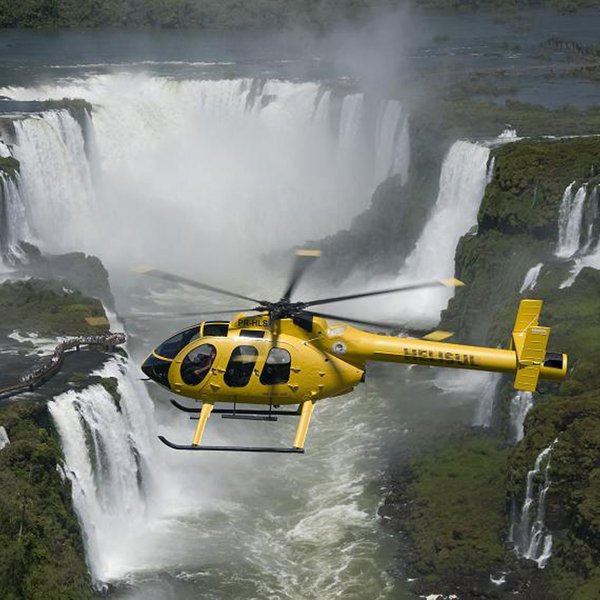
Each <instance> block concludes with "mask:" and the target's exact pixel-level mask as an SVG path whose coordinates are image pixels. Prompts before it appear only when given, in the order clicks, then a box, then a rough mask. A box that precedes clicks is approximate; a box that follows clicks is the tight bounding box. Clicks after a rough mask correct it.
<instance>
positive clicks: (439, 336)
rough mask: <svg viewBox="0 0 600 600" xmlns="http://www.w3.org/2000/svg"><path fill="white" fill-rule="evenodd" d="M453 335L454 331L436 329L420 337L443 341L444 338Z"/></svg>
mask: <svg viewBox="0 0 600 600" xmlns="http://www.w3.org/2000/svg"><path fill="white" fill-rule="evenodd" d="M453 335H454V333H453V332H452V331H442V330H439V329H438V330H436V331H432V332H431V333H428V334H427V335H424V336H423V338H422V339H424V340H429V341H430V342H443V341H444V340H447V339H448V338H451V337H452V336H453Z"/></svg>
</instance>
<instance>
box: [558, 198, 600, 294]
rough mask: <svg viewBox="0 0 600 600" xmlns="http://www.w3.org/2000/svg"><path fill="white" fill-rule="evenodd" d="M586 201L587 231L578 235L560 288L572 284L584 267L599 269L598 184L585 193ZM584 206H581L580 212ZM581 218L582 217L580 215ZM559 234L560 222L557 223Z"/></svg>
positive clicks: (599, 209)
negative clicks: (570, 265)
mask: <svg viewBox="0 0 600 600" xmlns="http://www.w3.org/2000/svg"><path fill="white" fill-rule="evenodd" d="M586 201H587V203H589V205H590V206H589V209H590V214H589V219H588V223H587V231H584V232H583V235H580V239H579V242H578V243H579V246H578V248H577V252H576V254H577V255H578V256H577V258H576V259H575V262H574V264H573V266H572V267H571V272H570V274H569V276H568V277H567V278H566V279H565V280H564V281H563V282H562V283H561V284H560V286H559V287H560V288H561V289H562V288H566V287H570V286H571V285H573V282H574V281H575V280H576V279H577V276H578V275H579V273H580V272H581V270H582V269H583V268H585V267H591V268H593V269H598V270H600V236H599V232H598V230H599V229H600V219H599V217H600V186H595V187H594V189H593V190H592V191H591V192H590V193H589V194H588V195H587V198H586ZM583 211H584V208H582V213H583ZM582 220H583V217H582ZM559 234H560V223H559Z"/></svg>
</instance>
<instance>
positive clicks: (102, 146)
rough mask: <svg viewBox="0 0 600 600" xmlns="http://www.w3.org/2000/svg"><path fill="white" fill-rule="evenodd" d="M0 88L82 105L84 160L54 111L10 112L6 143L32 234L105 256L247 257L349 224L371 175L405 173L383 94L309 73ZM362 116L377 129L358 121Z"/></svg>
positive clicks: (363, 201) (186, 265)
mask: <svg viewBox="0 0 600 600" xmlns="http://www.w3.org/2000/svg"><path fill="white" fill-rule="evenodd" d="M0 93H1V94H2V95H7V96H9V97H11V98H15V99H19V100H26V99H36V100H45V99H61V98H64V97H70V98H82V99H84V100H86V101H88V102H90V103H91V104H92V105H93V107H94V109H93V112H92V116H91V123H90V128H89V129H91V131H92V132H93V136H94V140H93V141H94V145H95V148H96V149H97V153H98V160H99V164H98V165H95V164H94V165H92V167H93V169H91V168H90V164H89V160H88V159H89V157H86V153H85V152H84V136H83V134H82V131H81V127H80V126H79V124H78V123H77V121H75V119H73V118H72V116H71V115H70V114H69V112H68V111H66V110H61V111H48V112H46V113H43V114H42V115H41V116H40V117H32V118H27V119H23V120H21V121H20V122H19V124H18V128H17V131H16V138H17V139H16V140H15V155H16V157H17V158H18V159H19V160H20V161H21V164H22V173H23V180H24V182H26V185H25V186H24V189H23V192H22V193H23V195H24V199H25V202H26V203H27V205H28V207H30V208H31V214H32V219H34V221H35V222H34V223H32V224H31V225H32V228H33V229H34V231H35V232H36V233H37V235H38V236H39V238H40V239H41V240H42V241H43V244H44V247H46V248H48V249H49V250H67V249H73V248H77V249H84V250H87V251H89V252H93V253H95V254H98V255H100V256H101V257H102V258H103V259H104V260H105V262H107V263H109V264H111V263H117V264H118V263H122V261H123V258H124V257H126V258H127V260H128V261H130V262H134V261H135V262H139V261H143V262H147V261H148V260H153V261H154V262H155V263H156V262H160V261H161V260H164V256H165V253H167V251H168V253H169V255H170V256H171V258H172V261H173V262H172V264H177V265H178V266H179V270H180V271H181V270H183V271H185V270H186V269H188V270H189V271H193V272H195V274H198V271H199V270H201V268H199V260H198V258H199V257H200V256H202V255H206V253H207V252H209V253H210V255H211V263H216V262H217V261H221V263H223V264H221V265H220V266H231V265H232V264H236V265H238V266H239V264H240V256H243V257H245V258H244V260H245V261H246V262H247V261H248V257H249V256H259V255H260V254H261V253H264V252H268V251H270V250H272V249H275V248H278V247H286V248H287V247H289V246H290V245H293V244H295V243H301V242H303V241H304V240H306V239H316V238H319V237H322V236H324V235H327V234H330V233H333V232H335V231H337V230H338V229H340V228H342V227H345V226H347V225H349V223H350V222H351V220H352V218H353V217H354V216H355V215H356V214H358V213H359V212H360V211H361V210H363V209H364V208H365V207H366V206H367V205H368V202H369V198H370V196H371V193H372V192H373V190H374V187H375V186H376V184H378V183H380V181H381V178H384V177H386V176H388V175H390V174H393V173H399V174H400V176H401V177H403V178H406V174H407V171H408V161H409V160H410V156H409V155H410V152H409V134H408V120H407V116H406V115H405V114H404V112H403V111H402V108H401V106H400V104H399V103H398V102H397V101H394V100H387V101H378V102H373V101H372V102H368V103H367V102H365V101H364V95H363V94H349V95H347V96H345V97H344V98H343V99H342V101H341V103H340V102H333V100H332V96H333V93H332V92H331V91H329V90H325V91H324V90H323V87H322V86H321V85H319V84H317V83H312V82H305V83H295V82H288V81H279V80H268V81H266V82H265V83H264V84H263V85H258V84H257V83H256V81H254V80H250V79H233V80H184V81H175V80H172V79H169V78H166V77H163V78H161V77H148V76H143V75H101V76H94V77H88V78H83V79H76V80H73V81H70V82H68V83H65V84H64V85H56V86H42V87H39V88H15V87H9V88H2V89H1V90H0ZM370 111H371V112H372V111H375V113H374V114H371V113H370ZM375 122H377V123H379V125H380V126H379V129H378V130H377V131H376V132H369V131H367V129H368V127H367V126H368V124H369V123H375ZM369 140H370V141H369ZM88 154H89V152H88ZM91 171H92V172H95V171H98V173H99V176H98V177H97V179H98V181H97V182H96V183H95V185H94V186H92V185H91V183H90V182H91V175H90V172H91ZM290 206H294V207H295V210H294V211H291V210H289V207H290ZM152 222H160V223H161V225H162V229H161V235H160V236H156V232H155V231H154V230H152V229H151V227H149V224H150V223H152ZM105 224H110V232H111V233H110V236H111V240H107V239H106V235H107V233H106V232H107V229H106V227H104V225H105ZM224 226H226V227H227V231H228V234H229V235H228V236H226V239H225V238H224V236H223V235H222V234H221V232H222V231H223V227H224ZM111 242H112V243H111ZM182 242H185V244H182ZM204 262H205V261H204ZM212 266H213V268H214V267H218V266H219V265H218V264H212ZM214 270H216V268H214Z"/></svg>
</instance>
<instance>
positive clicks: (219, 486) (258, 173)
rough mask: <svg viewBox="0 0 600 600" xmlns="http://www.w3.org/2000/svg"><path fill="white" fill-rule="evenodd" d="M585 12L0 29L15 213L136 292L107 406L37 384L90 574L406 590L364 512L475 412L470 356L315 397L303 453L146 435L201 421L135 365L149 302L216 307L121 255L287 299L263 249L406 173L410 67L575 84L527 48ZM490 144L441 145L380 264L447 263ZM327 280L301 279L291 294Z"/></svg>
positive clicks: (319, 231)
mask: <svg viewBox="0 0 600 600" xmlns="http://www.w3.org/2000/svg"><path fill="white" fill-rule="evenodd" d="M590 15H591V16H593V17H597V15H598V13H597V11H596V12H590V13H586V14H584V15H575V16H569V17H566V18H564V19H557V18H556V17H553V16H551V15H550V14H548V13H535V18H533V17H531V18H529V19H528V20H527V21H526V23H527V24H528V25H527V27H526V28H525V29H523V28H522V27H521V28H520V29H516V30H515V29H514V28H509V29H507V28H506V26H505V25H501V24H498V23H495V22H494V21H493V20H492V19H491V18H489V17H482V16H475V17H472V16H469V17H463V16H461V17H460V18H455V17H439V18H431V17H429V18H424V17H418V16H414V15H412V16H407V15H401V17H400V18H399V19H381V20H376V22H375V23H374V24H373V26H372V28H371V29H370V30H369V29H367V30H366V33H365V32H364V31H363V32H352V31H349V30H340V31H339V32H335V33H333V34H331V35H328V36H322V37H319V38H317V37H315V36H313V35H308V34H305V33H302V32H293V33H292V34H289V35H285V36H264V35H262V36H259V35H257V34H235V35H233V34H227V35H225V34H206V33H203V34H199V33H192V32H177V33H173V32H161V33H156V32H126V33H125V32H118V31H92V32H90V31H85V32H81V31H69V32H66V31H59V32H20V31H0V96H5V97H7V98H8V99H5V100H0V125H1V124H2V123H3V122H4V123H6V122H7V121H9V120H10V121H13V120H14V119H15V118H16V119H17V124H16V125H15V127H14V134H13V135H14V139H11V140H10V141H11V149H10V151H11V152H12V153H13V154H14V155H15V156H16V157H17V158H18V159H19V160H20V161H21V179H20V181H19V190H18V191H15V190H12V191H11V200H10V201H11V203H12V204H11V205H12V206H15V207H16V208H15V210H14V212H13V213H12V216H13V220H12V221H11V223H13V227H14V228H15V232H31V234H30V235H31V239H33V240H34V241H35V242H36V243H38V244H40V246H42V247H43V248H44V249H45V250H48V251H67V250H75V249H84V250H86V251H88V252H93V253H95V254H97V255H98V256H100V257H101V258H102V260H103V261H104V263H105V264H106V266H107V268H108V269H109V272H110V276H111V284H112V287H113V290H114V293H115V296H116V299H117V308H118V311H119V312H120V313H121V314H122V315H129V316H124V317H123V323H124V328H125V330H126V332H127V333H128V336H129V342H128V351H129V353H130V356H131V359H130V361H129V362H128V363H123V362H118V361H114V362H112V363H110V364H108V365H106V366H105V368H104V371H103V374H104V375H106V376H114V377H116V378H117V379H118V380H119V384H120V391H121V394H122V396H123V407H124V409H123V411H122V412H119V411H118V410H116V407H115V406H114V404H113V401H112V399H111V398H110V397H108V395H107V394H106V393H105V392H104V391H103V389H101V388H98V387H96V388H90V389H88V390H86V391H85V392H82V393H80V394H70V395H63V396H61V397H58V398H56V399H55V401H54V403H53V404H52V406H51V411H52V414H53V416H54V418H55V421H56V423H57V426H58V429H59V432H60V434H61V439H62V442H63V448H64V451H65V459H66V466H67V472H68V473H69V476H70V478H71V479H72V482H73V487H74V502H75V506H76V509H77V511H78V514H79V517H80V521H81V523H82V529H83V532H84V537H85V541H86V549H87V556H88V562H89V564H90V569H91V572H92V575H93V578H94V580H95V582H96V585H97V586H98V587H99V588H102V587H106V586H109V587H108V588H107V589H110V590H111V591H110V592H109V593H110V594H111V595H112V596H113V597H118V598H127V599H134V598H135V599H141V598H144V599H146V598H150V599H156V600H159V599H160V600H161V599H163V598H173V599H186V598H198V597H201V598H207V599H209V598H215V599H217V598H218V599H223V598H236V599H246V598H247V599H251V598H272V599H284V598H286V599H287V598H292V599H301V598H302V599H303V598H336V597H344V598H356V599H362V598H365V597H370V598H411V597H412V596H411V594H410V592H408V590H407V588H406V587H405V585H404V583H403V582H402V577H401V575H400V576H398V574H397V573H395V568H396V564H395V558H394V557H395V553H396V552H397V551H398V547H397V545H396V542H395V540H394V539H393V537H391V536H390V535H389V534H388V533H387V531H386V530H385V528H384V527H382V523H381V521H380V519H379V517H378V516H377V509H378V507H379V506H380V504H381V502H382V501H383V498H384V497H385V489H384V487H383V485H384V484H383V481H384V480H385V479H384V477H383V475H384V473H385V471H386V469H387V468H388V465H389V461H390V460H393V459H394V457H396V456H399V455H400V454H402V450H403V449H405V448H407V449H408V448H415V447H420V446H426V445H427V444H429V443H430V442H431V440H432V438H435V436H436V432H437V431H439V430H440V428H442V427H445V426H447V425H448V424H449V423H453V422H462V423H471V422H472V421H473V419H474V417H475V414H476V412H477V404H478V401H479V399H480V398H481V395H482V393H483V390H484V389H485V386H486V384H487V383H489V382H488V381H487V379H486V377H485V376H481V375H477V374H475V375H473V374H469V373H466V374H464V373H463V374H461V373H456V372H446V371H436V370H434V369H431V368H424V367H415V368H407V367H403V366H390V365H379V366H377V367H374V368H372V369H370V370H369V372H368V376H367V380H366V383H365V384H363V385H362V386H360V387H359V388H358V389H357V390H356V391H355V392H353V393H352V394H349V395H347V396H344V397H342V398H338V399H333V400H331V401H329V402H323V403H322V404H321V405H320V406H318V407H317V410H316V411H315V415H314V417H313V422H312V424H311V429H310V432H309V437H308V440H307V453H306V455H304V456H300V457H290V456H285V455H284V456H268V455H267V456H263V455H259V456H239V455H229V454H219V455H211V456H207V455H198V454H193V453H190V454H191V455H190V454H184V453H176V452H174V451H172V450H169V449H167V448H165V447H163V446H161V445H160V444H159V442H158V441H157V439H156V435H157V434H158V433H162V434H164V435H166V436H167V437H168V438H170V439H173V440H175V441H181V442H186V441H187V440H189V438H190V437H191V434H192V430H193V427H194V424H193V423H191V422H190V421H188V420H187V419H186V417H185V415H183V414H182V413H178V411H175V409H172V408H170V407H169V404H168V402H167V400H168V394H166V393H164V392H163V391H162V390H160V389H158V386H155V385H154V384H152V383H148V384H146V383H143V382H141V381H139V377H140V376H141V373H140V371H139V369H138V368H137V365H139V363H140V362H141V360H143V358H144V357H145V355H146V354H147V353H148V352H149V351H150V350H151V348H153V347H154V346H156V345H157V344H158V343H159V342H160V341H162V340H163V339H165V338H166V337H168V335H169V334H170V333H171V332H173V331H174V330H177V329H179V328H181V327H183V326H185V325H187V324H189V320H187V321H186V320H181V319H179V320H178V319H171V318H154V319H143V318H140V315H141V313H143V312H147V311H159V312H166V313H168V312H170V311H177V310H185V311H190V310H195V309H198V311H199V318H202V311H203V310H204V311H206V310H211V309H212V310H214V309H215V308H226V307H229V306H231V305H230V304H228V303H225V302H224V301H221V300H219V299H218V298H213V297H209V296H206V295H199V294H197V293H195V292H194V293H192V292H190V291H189V290H185V289H182V288H173V287H169V286H166V285H164V284H161V283H159V282H156V283H155V282H152V281H145V280H141V279H139V278H134V276H132V275H131V274H130V273H129V267H130V266H133V265H134V264H136V263H138V262H148V261H150V262H152V263H153V264H155V265H156V266H160V267H163V268H167V269H169V270H172V271H175V272H179V273H182V274H187V275H189V276H192V277H197V278H201V279H208V280H209V281H211V282H214V283H215V284H217V285H219V284H220V285H223V286H225V287H228V288H232V289H234V290H238V291H240V292H242V293H248V294H250V295H253V296H260V297H263V296H264V297H268V298H276V297H278V294H279V293H280V290H282V289H283V286H284V276H283V275H282V274H281V273H279V272H278V273H271V272H269V271H268V270H266V268H265V267H264V265H263V264H262V262H261V261H260V256H261V254H263V253H265V252H270V251H272V250H282V249H287V248H289V247H290V246H291V245H292V244H294V243H300V242H302V241H303V240H305V239H315V238H318V237H320V236H323V235H328V234H331V233H334V232H336V231H337V230H339V229H341V228H344V227H347V226H348V225H349V224H350V223H351V221H352V218H353V217H354V216H356V215H358V214H360V212H361V211H363V210H364V209H365V208H366V207H367V206H368V205H369V202H370V195H371V193H372V191H373V190H374V189H375V187H376V185H377V184H378V183H380V182H381V181H382V180H383V179H385V177H386V176H388V175H390V174H399V175H400V176H401V177H406V176H407V174H408V173H410V127H409V122H410V120H409V116H408V111H407V108H406V105H405V104H406V103H405V102H404V95H403V93H402V90H405V91H406V93H407V95H410V94H409V92H410V89H409V86H410V79H411V77H412V76H413V75H414V73H417V72H418V73H425V74H427V73H435V72H439V70H440V69H443V70H444V72H446V73H455V74H458V75H460V74H461V73H463V72H464V71H465V70H472V69H477V70H483V71H486V70H487V71H489V72H492V73H496V72H497V71H498V70H501V71H502V70H509V71H510V73H509V75H508V78H509V79H510V82H511V85H513V84H514V83H515V82H516V83H517V84H519V82H520V83H521V84H523V85H518V86H517V87H518V91H517V92H516V94H517V97H518V98H522V99H530V100H535V101H536V102H540V103H545V104H546V105H549V106H556V105H561V104H562V103H564V99H565V98H567V97H568V98H569V99H570V100H571V101H572V102H573V103H575V104H578V105H580V106H587V105H589V104H591V103H592V102H595V99H594V98H595V96H594V94H595V88H594V89H593V90H592V89H591V88H590V87H589V86H590V84H589V83H588V82H586V81H583V80H577V79H566V80H563V79H558V80H556V81H554V82H553V83H552V84H549V83H548V80H547V78H546V77H545V76H544V73H545V72H546V71H547V68H548V65H547V63H546V62H545V61H544V60H542V59H540V58H538V57H537V55H536V49H537V48H538V45H539V43H540V42H542V41H544V40H545V39H547V38H548V37H550V36H551V35H557V36H558V37H565V38H570V37H572V34H573V32H577V33H578V39H579V41H582V42H589V41H593V40H595V37H594V35H595V32H596V31H597V27H596V25H597V20H596V21H594V19H592V18H590ZM517 45H518V46H519V47H518V48H517ZM555 61H556V62H559V63H560V62H561V61H564V56H561V55H560V54H558V55H557V56H556V57H555ZM502 77H505V76H504V75H502ZM64 97H69V98H82V99H85V100H86V101H88V102H89V103H90V104H91V105H92V107H93V110H92V114H91V117H90V118H89V119H87V120H85V122H80V121H78V120H77V119H75V118H73V116H72V115H71V114H70V113H68V112H67V111H66V110H49V109H48V108H47V107H44V106H43V105H39V104H36V103H37V102H39V101H43V100H48V99H55V100H60V99H62V98H64ZM40 114H41V117H40ZM487 156H488V149H487V148H486V147H484V146H482V145H479V144H475V143H470V142H457V143H456V144H455V145H454V146H453V147H452V148H451V150H450V151H449V153H448V154H447V156H446V159H445V161H444V165H443V167H442V170H441V173H435V174H432V177H434V178H436V179H439V182H440V192H439V195H438V197H437V200H436V199H434V198H432V199H431V200H432V203H433V202H435V206H434V209H433V212H432V214H431V217H430V221H429V223H428V226H427V227H426V228H425V230H424V232H423V235H422V236H421V239H420V240H419V243H418V244H417V247H416V249H415V251H414V252H413V254H411V256H410V257H409V258H408V260H407V261H406V264H404V265H403V264H399V265H398V272H397V273H396V274H391V277H392V278H393V277H400V278H403V277H408V276H409V275H410V277H413V278H414V277H419V275H420V274H422V273H423V272H424V271H423V270H425V271H426V274H427V276H428V277H438V276H448V275H451V274H452V273H449V272H448V273H447V272H443V273H442V272H438V271H440V270H444V271H447V270H448V269H451V268H452V264H453V255H454V250H455V244H456V241H457V240H458V238H459V237H460V236H461V235H463V234H464V233H466V232H467V231H468V230H469V229H470V228H471V227H472V226H473V225H474V222H475V221H474V219H475V215H476V212H477V207H478V205H479V202H480V200H481V197H482V195H483V192H484V189H485V182H486V167H487ZM19 234H20V233H19ZM374 234H376V233H374ZM14 235H17V233H14ZM14 235H13V238H11V239H13V241H14ZM440 248H443V253H444V256H443V257H440V256H439V253H440V252H441V250H440ZM371 285H373V283H371ZM329 291H331V290H327V289H326V283H321V284H320V285H319V286H317V285H316V284H315V283H314V282H313V283H312V284H310V285H306V286H304V287H301V288H300V289H299V290H298V294H299V299H301V298H303V297H306V296H307V295H309V294H310V295H317V294H318V295H321V294H322V293H328V292H329ZM447 300H448V296H447V295H440V294H433V293H432V294H428V295H427V296H425V297H424V296H423V295H419V296H404V297H402V299H401V300H399V301H398V305H397V307H396V306H393V305H390V303H386V304H385V306H384V305H378V304H377V303H376V302H373V303H369V304H368V305H363V311H364V312H363V317H364V318H371V319H375V318H377V317H378V316H380V315H381V313H382V312H384V313H386V315H387V316H392V313H393V312H394V310H395V311H397V312H401V310H402V308H401V307H402V305H403V304H404V306H405V307H407V308H410V309H411V310H410V311H409V313H410V315H411V317H412V318H414V319H420V320H421V321H423V322H426V323H431V324H434V323H435V321H436V320H437V318H438V316H439V311H440V309H441V308H443V306H444V305H445V303H446V302H447ZM415 307H417V308H418V309H417V310H416V309H415ZM378 313H379V314H378ZM507 336H508V332H507ZM292 435H293V424H292V423H290V422H287V421H285V420H284V419H282V420H281V421H280V422H279V423H277V424H272V423H250V424H248V423H245V424H240V423H231V422H230V421H221V420H220V419H217V418H213V419H212V420H211V423H210V426H209V428H208V430H207V434H206V436H207V438H206V439H207V442H208V443H211V442H213V443H224V444H239V443H248V444H264V445H267V444H280V443H287V442H288V440H290V439H291V438H292ZM90 440H91V441H90ZM92 447H93V449H94V450H93V451H92V449H91V448H92Z"/></svg>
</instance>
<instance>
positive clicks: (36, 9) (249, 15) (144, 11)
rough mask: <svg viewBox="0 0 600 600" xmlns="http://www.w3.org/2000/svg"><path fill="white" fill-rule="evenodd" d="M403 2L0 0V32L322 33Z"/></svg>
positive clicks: (477, 3) (561, 4) (587, 0)
mask: <svg viewBox="0 0 600 600" xmlns="http://www.w3.org/2000/svg"><path fill="white" fill-rule="evenodd" d="M407 3H408V1H407V0H286V1H285V2H283V1H282V0H246V1H244V2H240V1H239V0H100V1H99V0H20V1H19V2H15V1H14V0H0V27H102V26H112V27H165V28H171V29H189V28H202V29H240V28H254V29H264V28H278V27H285V26H308V27H326V26H328V25H331V24H332V23H334V22H335V21H339V20H344V19H350V20H354V19H359V18H361V17H362V16H364V15H365V14H367V13H368V11H369V9H371V8H376V7H380V6H392V7H393V6H402V5H405V4H407ZM416 4H417V5H418V6H420V7H421V8H424V9H426V10H434V11H451V12H472V11H476V10H492V11H498V12H501V13H502V14H503V15H505V14H506V13H507V11H508V12H509V13H515V12H516V11H517V10H519V9H522V8H530V7H538V6H540V5H542V6H548V7H551V8H555V9H558V10H560V11H562V12H571V11H575V10H577V9H578V8H584V7H588V6H596V5H597V4H598V0H417V1H416Z"/></svg>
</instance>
